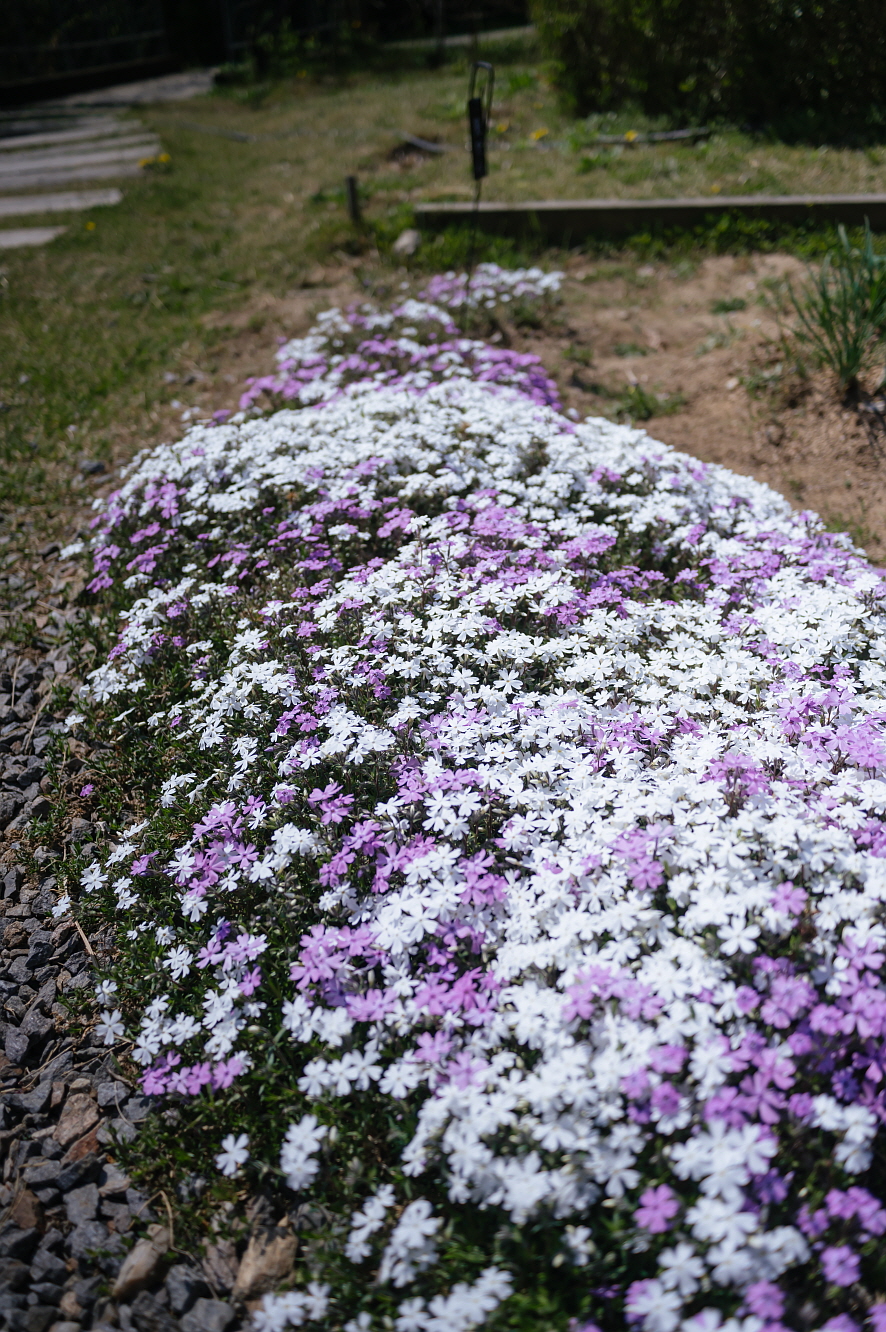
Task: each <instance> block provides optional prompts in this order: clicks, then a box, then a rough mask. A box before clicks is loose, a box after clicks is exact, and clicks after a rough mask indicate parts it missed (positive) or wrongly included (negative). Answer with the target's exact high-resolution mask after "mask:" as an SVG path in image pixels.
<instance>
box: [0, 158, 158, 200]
mask: <svg viewBox="0 0 886 1332" xmlns="http://www.w3.org/2000/svg"><path fill="white" fill-rule="evenodd" d="M141 174H142V168H141V167H140V166H139V164H138V162H108V163H106V164H104V165H99V166H81V167H59V168H57V169H56V170H54V171H41V172H40V173H39V174H34V175H27V176H25V175H20V176H15V175H13V174H12V173H10V174H9V175H4V176H2V177H0V193H2V192H3V191H5V190H14V189H20V188H21V187H22V186H23V185H26V186H28V187H29V188H30V189H52V187H53V186H55V185H72V184H74V183H75V182H76V181H79V180H113V179H115V178H116V177H122V176H140V175H141Z"/></svg>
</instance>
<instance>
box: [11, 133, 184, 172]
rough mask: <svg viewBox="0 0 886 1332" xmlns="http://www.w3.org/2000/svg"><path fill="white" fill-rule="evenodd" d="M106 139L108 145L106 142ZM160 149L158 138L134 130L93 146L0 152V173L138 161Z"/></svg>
mask: <svg viewBox="0 0 886 1332" xmlns="http://www.w3.org/2000/svg"><path fill="white" fill-rule="evenodd" d="M106 143H107V146H105V145H106ZM159 151H160V140H159V139H157V138H155V137H154V136H153V135H150V136H149V135H146V134H145V133H141V134H133V135H130V136H128V137H127V138H125V139H116V140H111V141H110V142H108V141H106V140H100V141H99V143H98V144H96V145H95V147H93V146H92V145H88V146H86V147H82V148H81V147H73V146H72V147H71V148H70V149H67V150H66V149H62V148H37V149H35V150H34V151H33V152H29V151H27V150H25V149H22V151H21V152H17V153H3V154H2V156H0V174H2V175H4V176H6V175H10V174H11V173H12V172H15V173H16V174H20V175H24V174H25V173H26V172H28V171H43V170H46V169H52V168H54V167H69V166H70V167H75V166H92V165H93V164H95V165H99V164H100V163H102V162H110V161H112V160H118V161H121V162H132V161H138V160H139V158H142V157H150V156H152V155H153V154H154V153H157V152H159Z"/></svg>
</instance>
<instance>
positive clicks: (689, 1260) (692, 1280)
mask: <svg viewBox="0 0 886 1332" xmlns="http://www.w3.org/2000/svg"><path fill="white" fill-rule="evenodd" d="M658 1261H659V1263H660V1264H661V1267H662V1269H663V1270H662V1274H661V1280H662V1285H664V1286H665V1287H667V1288H668V1289H671V1288H673V1287H676V1289H677V1290H678V1291H679V1292H680V1294H681V1295H684V1296H686V1295H692V1294H693V1293H694V1292H695V1291H696V1290H698V1283H699V1281H700V1280H701V1278H702V1277H703V1276H704V1271H705V1269H704V1263H703V1262H702V1261H701V1259H700V1258H698V1257H696V1254H695V1250H694V1249H693V1247H692V1245H691V1244H687V1243H686V1242H685V1240H683V1241H681V1242H680V1243H679V1244H678V1245H676V1247H675V1248H673V1249H665V1250H664V1252H663V1253H661V1254H659V1258H658Z"/></svg>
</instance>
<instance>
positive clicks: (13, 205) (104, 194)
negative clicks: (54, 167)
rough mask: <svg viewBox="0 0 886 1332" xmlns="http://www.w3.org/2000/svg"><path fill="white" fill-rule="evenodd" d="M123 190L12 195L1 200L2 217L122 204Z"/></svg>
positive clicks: (69, 211)
mask: <svg viewBox="0 0 886 1332" xmlns="http://www.w3.org/2000/svg"><path fill="white" fill-rule="evenodd" d="M122 198H123V193H122V191H121V190H117V189H109V190H78V191H67V192H66V193H64V194H12V195H9V196H8V197H6V198H0V217H27V216H28V215H29V214H33V213H75V212H78V211H81V210H83V209H85V208H105V207H109V206H111V205H113V204H118V203H120V201H121V199H122Z"/></svg>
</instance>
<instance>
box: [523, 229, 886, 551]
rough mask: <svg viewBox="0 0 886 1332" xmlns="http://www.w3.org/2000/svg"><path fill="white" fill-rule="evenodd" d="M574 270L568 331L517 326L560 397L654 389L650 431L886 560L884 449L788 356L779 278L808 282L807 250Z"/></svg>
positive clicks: (589, 402) (618, 396)
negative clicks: (811, 514)
mask: <svg viewBox="0 0 886 1332" xmlns="http://www.w3.org/2000/svg"><path fill="white" fill-rule="evenodd" d="M567 273H568V277H567V281H566V283H565V288H564V299H563V305H562V307H561V312H560V326H559V327H556V328H554V329H537V330H532V329H513V328H511V329H508V336H509V338H510V339H511V340H512V342H513V343H514V345H519V346H520V347H522V348H525V349H526V350H534V351H536V352H537V353H538V354H539V355H540V356H541V357H542V359H543V361H544V362H545V364H546V365H547V367H548V368H549V369H550V371H551V372H552V373H553V374H555V375H556V376H557V379H558V382H559V383H560V385H561V390H562V393H563V401H564V406H566V407H567V408H572V409H574V410H575V411H577V412H578V413H579V414H580V415H581V416H583V417H584V416H587V415H596V414H601V415H615V414H618V413H619V410H620V409H621V408H622V406H623V403H624V401H625V399H624V396H623V395H625V394H627V393H629V391H630V389H631V388H632V387H633V388H636V387H639V388H641V389H642V390H644V391H645V393H646V394H648V395H651V396H652V397H656V396H658V397H659V398H660V399H661V403H662V405H661V411H660V412H658V411H657V413H656V414H655V415H654V416H653V417H652V418H651V419H649V420H637V424H638V425H642V426H644V428H645V429H646V430H648V432H649V433H650V434H651V435H653V436H654V437H655V438H657V439H661V440H663V441H664V442H665V443H667V444H670V445H672V446H673V447H674V448H677V449H681V450H683V451H685V452H686V453H690V454H692V455H693V456H694V457H697V458H700V459H701V460H702V461H704V462H716V463H721V464H722V465H723V466H725V467H730V468H732V469H733V470H734V471H736V472H739V473H742V474H744V475H750V476H755V477H757V478H758V479H759V480H761V481H765V482H767V483H768V484H769V485H771V486H773V487H774V488H775V489H776V490H778V491H780V492H781V493H782V494H783V495H785V496H786V498H787V499H789V500H790V501H791V503H793V504H795V505H797V506H798V507H802V508H807V509H813V510H815V511H816V512H818V513H819V514H821V516H822V518H823V519H824V521H825V522H826V523H827V524H828V526H830V527H831V528H834V529H845V530H848V531H849V532H850V534H851V536H852V537H853V539H854V540H855V541H856V542H857V543H859V544H860V545H862V546H864V547H866V548H867V550H868V553H869V554H870V555H871V557H872V558H873V559H874V560H875V561H877V560H878V559H880V558H882V555H883V552H884V551H886V458H883V457H881V456H880V451H879V449H878V447H877V445H876V443H874V444H872V442H871V439H870V436H869V434H868V431H867V429H866V428H865V424H864V417H863V415H860V414H859V413H858V412H857V411H855V410H847V409H846V408H844V406H843V405H842V403H841V400H840V396H839V394H838V392H837V390H836V388H835V386H834V384H833V383H832V382H831V381H830V380H829V378H828V376H827V375H826V374H824V373H818V374H815V375H813V376H811V377H810V378H808V379H805V380H804V379H801V378H800V377H799V376H798V375H797V374H796V373H795V372H794V370H793V369H792V367H791V364H790V360H789V358H786V356H785V349H784V345H783V342H782V335H781V330H780V327H779V321H778V316H777V309H778V305H779V302H780V299H781V297H780V293H782V292H783V283H784V280H785V279H786V278H787V279H791V280H793V281H795V282H797V281H802V280H803V277H804V273H805V270H804V267H803V265H802V264H801V263H800V262H799V261H798V260H796V259H793V258H791V257H789V256H786V255H765V256H754V257H750V256H741V257H732V256H718V257H713V258H708V259H705V260H704V261H703V262H701V263H700V264H698V265H697V266H696V267H691V266H689V265H688V264H687V265H684V266H681V265H677V266H673V265H664V264H655V265H653V264H646V265H644V264H639V265H637V264H624V265H617V264H612V263H602V262H601V263H587V262H585V261H581V260H572V261H570V262H569V263H568V265H567ZM729 307H732V308H729ZM622 419H623V415H622Z"/></svg>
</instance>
